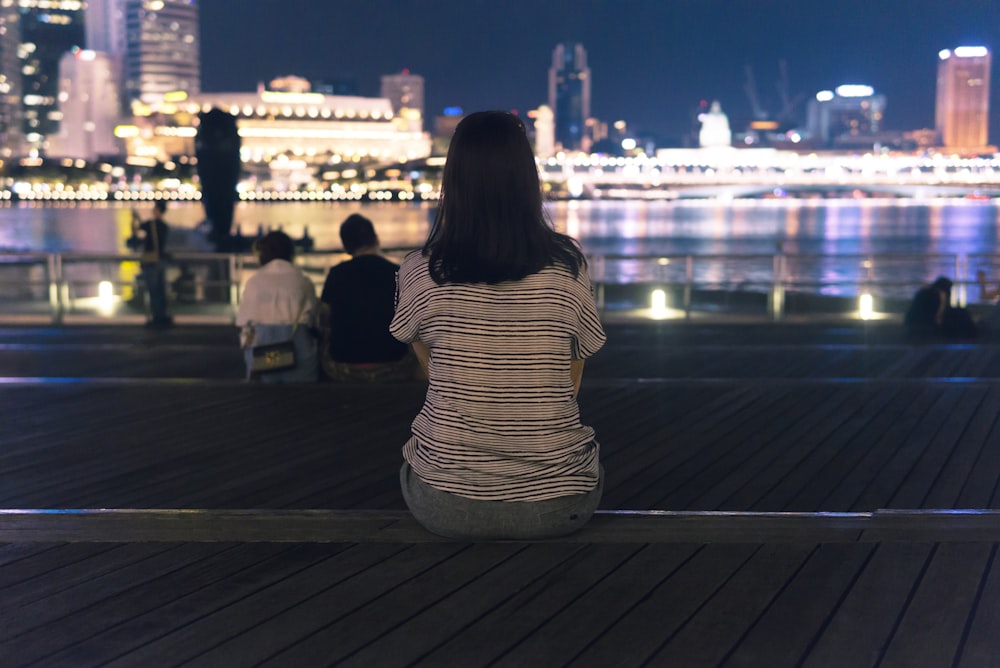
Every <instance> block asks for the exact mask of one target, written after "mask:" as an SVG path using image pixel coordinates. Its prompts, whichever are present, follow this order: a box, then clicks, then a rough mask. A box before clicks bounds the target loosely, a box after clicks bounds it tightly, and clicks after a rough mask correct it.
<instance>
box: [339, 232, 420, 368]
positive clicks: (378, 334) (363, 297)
mask: <svg viewBox="0 0 1000 668" xmlns="http://www.w3.org/2000/svg"><path fill="white" fill-rule="evenodd" d="M340 240H341V242H342V243H343V244H344V250H345V251H347V252H348V253H349V254H350V255H351V259H350V260H347V261H346V262H341V263H340V264H338V265H337V266H335V267H332V268H331V269H330V273H329V274H327V277H326V283H324V284H323V292H322V294H321V296H320V301H321V302H322V307H323V310H324V311H325V321H326V322H325V323H324V326H323V330H324V339H325V340H324V344H323V350H322V353H321V359H322V368H323V373H324V375H325V376H326V378H328V379H329V380H334V381H354V382H391V381H406V380H411V379H412V378H413V377H414V374H415V373H416V371H417V359H416V356H415V355H414V354H413V353H412V351H411V350H410V347H409V346H408V345H406V344H405V343H401V342H399V341H397V340H396V339H395V338H393V337H392V335H391V334H389V323H390V321H392V314H393V309H394V308H395V303H394V302H395V297H396V272H397V271H398V270H399V265H397V264H396V263H395V262H391V261H389V260H388V259H386V258H385V257H384V256H383V255H382V252H381V248H380V245H379V240H378V235H377V234H376V233H375V227H374V226H373V225H372V222H371V221H370V220H368V219H367V218H365V217H364V216H362V215H360V214H357V213H355V214H351V215H350V216H348V217H347V219H346V220H345V221H344V222H343V223H342V224H341V225H340Z"/></svg>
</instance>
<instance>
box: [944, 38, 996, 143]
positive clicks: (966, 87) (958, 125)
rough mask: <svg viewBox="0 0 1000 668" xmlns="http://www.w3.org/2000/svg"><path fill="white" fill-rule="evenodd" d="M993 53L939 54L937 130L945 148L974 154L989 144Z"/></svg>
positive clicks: (969, 49) (967, 49) (963, 49)
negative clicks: (991, 62) (991, 59)
mask: <svg viewBox="0 0 1000 668" xmlns="http://www.w3.org/2000/svg"><path fill="white" fill-rule="evenodd" d="M989 116H990V52H989V50H988V49H987V48H986V47H984V46H960V47H958V48H956V49H954V50H949V49H944V50H943V51H941V52H939V53H938V74H937V105H936V108H935V113H934V121H935V129H936V130H937V133H938V135H939V137H940V140H941V144H942V145H943V146H944V147H945V148H949V149H953V150H956V151H960V152H968V153H973V152H976V151H977V150H978V149H985V148H986V146H987V144H988V143H989Z"/></svg>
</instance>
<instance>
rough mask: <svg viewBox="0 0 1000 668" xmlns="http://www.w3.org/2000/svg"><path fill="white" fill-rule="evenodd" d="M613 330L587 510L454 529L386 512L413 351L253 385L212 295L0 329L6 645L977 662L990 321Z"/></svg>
mask: <svg viewBox="0 0 1000 668" xmlns="http://www.w3.org/2000/svg"><path fill="white" fill-rule="evenodd" d="M608 334H609V343H608V346H607V348H606V349H605V350H604V351H602V352H601V353H599V354H598V355H597V356H596V357H595V358H594V359H593V360H591V361H590V362H589V363H588V365H587V369H586V372H585V379H584V384H583V389H582V391H581V398H580V403H581V408H582V411H583V415H584V418H585V421H586V422H588V423H590V424H592V425H593V426H594V427H595V429H596V430H597V433H598V436H599V438H600V441H601V445H602V452H603V461H604V465H605V468H606V473H607V480H606V489H605V495H604V500H603V502H602V504H601V508H602V511H601V512H600V513H599V515H598V516H597V517H595V519H594V521H593V522H592V523H591V525H589V526H588V527H587V528H586V529H585V530H584V531H583V532H581V533H580V534H577V535H575V536H572V537H569V538H566V539H562V540H555V541H541V542H535V543H492V544H473V545H470V544H458V543H452V542H449V541H444V540H441V539H438V538H436V537H434V536H432V535H429V534H427V533H425V532H423V531H422V530H421V529H420V528H419V527H418V526H416V525H415V524H414V523H413V521H412V519H410V518H409V516H408V515H407V514H406V513H405V512H404V505H403V503H402V499H401V497H400V495H399V491H398V483H397V481H396V472H397V470H398V466H399V463H400V455H399V448H400V445H401V444H402V442H403V440H405V438H406V434H407V432H408V425H409V421H410V419H411V418H412V416H413V415H414V414H415V412H416V410H417V409H418V407H419V405H420V402H421V399H422V392H423V388H422V386H421V385H420V384H419V383H413V384H404V385H398V386H392V387H377V388H375V387H360V386H336V385H324V384H318V385H310V386H295V387H266V386H250V385H246V384H243V383H242V382H240V381H239V377H240V375H241V359H240V355H239V353H238V351H237V350H236V348H235V332H234V330H233V329H232V328H226V327H178V328H176V329H174V330H171V331H168V332H148V331H146V330H144V329H142V328H141V327H113V328H104V327H74V328H3V329H0V377H2V379H3V380H2V382H0V395H2V396H0V406H2V417H3V419H2V420H0V507H3V508H7V509H21V510H22V511H23V512H21V511H18V510H10V511H6V512H4V513H3V514H0V665H3V666H21V665H45V666H55V665H68V666H90V665H105V664H107V665H119V666H138V665H144V666H150V665H152V666H159V665H182V664H183V665H205V666H242V665H257V664H264V665H274V666H313V665H358V666H396V665H426V666H480V665H482V666H485V665H504V666H506V665H509V666H555V665H573V666H638V665H652V666H715V665H727V666H796V665H807V666H869V665H880V666H918V667H923V666H932V667H936V666H956V665H957V666H974V667H979V666H989V665H997V663H998V661H1000V659H998V656H1000V652H998V651H997V650H998V645H997V643H996V640H995V637H996V629H997V626H998V624H1000V566H997V564H996V561H997V560H996V555H997V547H998V545H1000V488H998V484H997V481H998V480H1000V419H998V416H1000V341H998V340H997V339H995V338H983V339H981V340H978V341H976V342H972V343H957V344H944V343H919V344H913V343H910V342H907V341H905V340H904V339H903V338H902V336H901V334H900V331H899V327H898V324H894V323H868V324H860V323H857V322H847V321H845V322H842V323H826V324H782V325H776V324H759V323H758V324H750V323H744V324H738V325H733V324H729V325H719V324H693V323H683V322H679V323H678V322H674V323H670V322H664V323H650V322H646V323H633V322H622V323H613V324H609V325H608ZM60 509H87V511H86V512H74V511H67V510H60ZM100 509H113V510H103V511H102V510H100ZM969 510H975V511H976V512H968V511H969ZM40 511H48V512H40ZM647 511H659V512H647Z"/></svg>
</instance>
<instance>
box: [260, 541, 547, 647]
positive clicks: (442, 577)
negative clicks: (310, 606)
mask: <svg viewBox="0 0 1000 668" xmlns="http://www.w3.org/2000/svg"><path fill="white" fill-rule="evenodd" d="M525 549H527V546H526V545H523V544H510V543H508V544H500V543H494V544H486V543H479V544H474V545H471V546H469V548H468V549H466V550H464V551H462V552H460V553H458V554H456V555H455V556H454V557H453V558H451V559H448V560H447V561H446V562H443V563H441V564H439V565H438V566H437V567H435V568H433V569H431V570H428V571H424V572H420V573H415V574H414V575H413V577H412V578H410V579H408V580H407V581H406V582H403V583H401V584H400V585H399V586H398V587H395V588H393V589H392V590H390V591H388V592H386V593H385V595H384V596H379V597H372V598H371V599H370V600H369V601H366V602H365V604H364V605H362V606H360V607H359V608H357V609H356V610H354V611H352V613H351V614H350V615H349V616H347V617H342V618H340V619H330V615H329V614H327V615H325V617H326V618H327V620H328V621H327V623H326V624H325V625H324V626H323V628H322V632H321V633H316V634H311V635H309V636H307V637H302V638H301V639H300V640H299V641H298V642H297V643H295V645H294V646H292V647H289V648H288V649H286V650H285V651H283V652H281V653H279V654H277V655H275V656H272V657H269V658H268V659H267V660H266V661H264V662H263V663H262V665H264V666H267V665H272V666H279V665H280V666H289V665H293V666H313V665H317V664H331V663H338V662H340V661H343V660H344V659H345V658H347V657H349V656H351V655H352V654H354V653H355V652H356V651H359V650H361V649H362V648H364V647H366V646H367V645H369V644H370V643H373V642H377V641H379V640H380V639H381V638H382V637H384V636H385V635H386V634H387V633H389V632H390V631H392V630H393V629H394V628H395V627H397V626H398V625H400V624H402V623H405V622H406V621H407V620H408V619H411V618H412V617H414V616H416V615H418V614H424V612H425V611H426V610H427V609H428V608H430V607H431V606H433V605H434V604H435V603H438V602H440V601H442V600H443V599H444V598H446V597H448V596H451V595H454V593H455V592H456V591H458V590H459V589H461V588H462V587H465V586H468V584H469V583H470V582H472V581H474V580H476V579H477V578H481V577H483V576H484V575H485V574H487V573H489V572H490V571H492V570H493V569H495V568H498V567H500V566H501V565H502V564H503V563H504V562H505V561H507V560H509V559H511V558H513V557H514V555H516V554H517V553H519V552H521V551H524V550H525ZM452 614H461V612H460V611H453V612H452ZM331 637H333V638H336V639H337V641H336V645H335V646H334V647H331V646H330V638H331Z"/></svg>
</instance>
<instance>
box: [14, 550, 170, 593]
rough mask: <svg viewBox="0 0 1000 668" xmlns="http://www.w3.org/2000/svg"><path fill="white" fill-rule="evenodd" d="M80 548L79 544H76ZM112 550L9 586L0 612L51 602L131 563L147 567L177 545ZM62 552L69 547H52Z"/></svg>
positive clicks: (91, 555) (94, 554) (93, 554)
mask: <svg viewBox="0 0 1000 668" xmlns="http://www.w3.org/2000/svg"><path fill="white" fill-rule="evenodd" d="M77 545H80V544H77ZM113 547H114V549H111V550H107V551H103V552H97V553H92V554H90V555H88V556H87V557H84V558H80V559H79V560H76V561H73V562H72V563H66V564H64V565H63V566H61V567H60V568H57V569H54V570H51V571H49V572H47V573H46V574H45V575H43V576H41V577H35V578H26V579H23V580H18V581H17V582H14V583H12V584H11V585H10V586H8V587H5V588H4V589H3V590H2V591H0V599H2V603H0V609H4V608H15V607H16V608H23V607H24V606H26V605H28V604H30V603H34V602H36V601H42V600H46V599H50V598H51V597H53V596H55V595H57V594H60V593H61V592H64V591H67V590H73V589H74V588H75V587H77V586H79V585H82V584H85V583H88V582H90V581H92V580H95V579H98V578H101V577H104V576H105V575H109V574H112V573H116V572H118V571H121V570H122V569H125V568H128V567H130V566H132V565H133V564H139V563H142V564H148V563H149V562H148V561H147V560H149V559H151V558H152V557H155V556H158V555H161V554H167V553H170V552H172V551H173V550H175V549H176V547H177V546H176V545H171V544H165V543H149V544H140V545H127V546H125V545H115V546H113ZM55 549H57V550H59V551H62V552H70V551H71V550H72V548H71V546H70V545H61V546H55ZM72 596H73V599H74V602H76V601H78V600H79V592H76V593H74V594H72Z"/></svg>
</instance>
